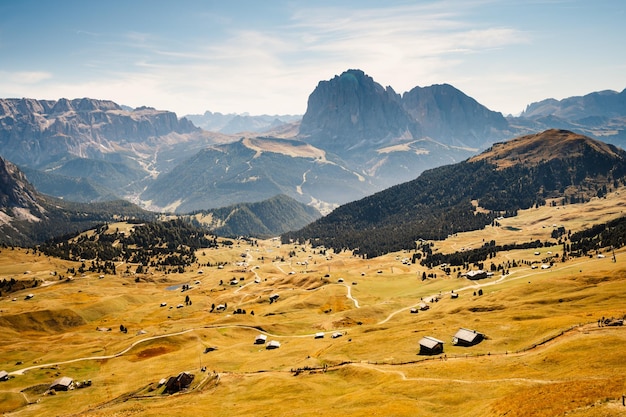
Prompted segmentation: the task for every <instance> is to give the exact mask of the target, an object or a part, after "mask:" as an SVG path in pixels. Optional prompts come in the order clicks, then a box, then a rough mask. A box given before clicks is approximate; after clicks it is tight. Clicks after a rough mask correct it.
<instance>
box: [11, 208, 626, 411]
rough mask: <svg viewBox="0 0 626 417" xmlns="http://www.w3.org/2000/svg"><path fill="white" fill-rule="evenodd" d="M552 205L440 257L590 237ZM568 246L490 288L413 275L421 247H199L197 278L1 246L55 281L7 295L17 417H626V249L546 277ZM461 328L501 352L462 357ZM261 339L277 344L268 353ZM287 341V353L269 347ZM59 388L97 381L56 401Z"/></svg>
mask: <svg viewBox="0 0 626 417" xmlns="http://www.w3.org/2000/svg"><path fill="white" fill-rule="evenodd" d="M598 204H599V203H598ZM607 206H612V207H616V205H615V201H613V202H611V204H607ZM551 209H553V208H549V207H545V208H542V209H540V210H535V211H533V212H528V213H520V216H518V217H517V218H512V219H505V220H504V221H503V223H505V224H503V226H502V227H501V228H499V229H497V230H496V229H495V228H487V229H485V230H483V231H481V232H472V233H471V234H464V235H458V236H453V237H451V238H450V239H448V240H447V241H445V242H440V243H437V247H438V248H441V249H440V250H442V251H443V250H445V251H449V250H450V249H447V248H450V247H452V246H454V247H455V249H453V250H459V248H462V247H469V246H474V247H475V246H476V245H479V244H481V242H482V241H483V239H487V240H489V239H491V238H494V236H497V237H495V239H496V240H498V243H499V242H500V241H503V242H504V241H505V240H506V239H508V238H509V237H507V236H508V235H507V233H510V231H511V229H517V230H522V229H524V230H522V232H521V233H526V234H524V235H522V234H521V233H520V234H518V235H516V236H515V235H514V236H513V238H517V239H521V238H522V236H524V239H526V237H528V238H533V239H534V238H535V237H537V236H540V238H541V239H546V240H547V239H549V236H550V231H551V228H552V224H553V223H558V224H565V225H566V226H567V227H568V228H572V229H575V228H577V227H580V226H579V224H580V220H579V219H580V218H579V217H577V216H575V215H574V214H575V213H573V210H574V207H571V206H569V207H567V208H562V209H560V211H559V212H558V213H557V211H556V210H552V211H550V210H551ZM580 209H581V210H582V206H581V207H580ZM606 211H610V210H609V209H606ZM594 212H595V213H600V212H601V210H599V209H596V210H595V211H594ZM563 213H567V215H566V216H565V217H571V220H569V222H571V223H568V220H565V219H564V217H563V216H562V214H563ZM557 215H558V216H561V217H558V219H557V217H556V216H557ZM524 216H527V217H524ZM598 216H601V214H598ZM600 218H601V217H598V219H600ZM507 221H508V222H509V223H511V224H509V223H506V222H507ZM590 221H591V220H590ZM514 223H515V227H512V228H508V229H507V228H505V227H506V226H511V225H513V224H514ZM518 223H519V224H518ZM546 225H547V227H546ZM518 226H519V227H518ZM481 233H482V235H481ZM555 248H556V249H555ZM559 249H560V248H559V246H554V247H550V248H541V249H532V250H519V251H511V252H506V253H501V254H499V255H498V257H497V258H494V259H492V260H490V261H489V262H494V263H495V264H506V263H507V262H512V261H513V260H516V261H518V262H516V264H517V265H519V266H517V267H511V268H509V269H508V273H507V274H506V275H504V276H502V275H501V274H500V273H497V274H495V275H494V276H493V277H490V278H487V279H483V280H478V281H470V280H467V279H466V278H463V277H459V276H458V273H459V272H460V271H457V270H456V269H453V271H452V273H451V274H450V275H447V274H446V273H445V272H444V271H443V270H442V269H441V268H435V269H432V270H429V269H427V268H425V267H423V266H421V265H419V264H413V263H410V262H407V259H410V258H411V256H412V252H405V253H395V254H390V255H386V256H383V257H379V258H375V259H369V260H364V259H359V258H354V257H352V256H350V254H347V253H341V254H332V253H328V252H324V251H323V250H319V249H313V248H311V247H308V246H296V245H281V244H280V243H279V242H278V241H276V240H267V241H258V242H257V243H256V244H250V243H249V242H245V241H239V242H236V243H235V244H234V245H232V246H228V247H221V248H219V249H203V250H200V251H198V253H197V256H198V264H196V265H194V266H193V267H192V268H188V270H187V271H186V272H185V273H182V274H178V273H162V272H157V271H154V270H150V269H148V271H147V273H143V274H133V273H132V272H131V271H133V270H134V266H133V267H132V268H129V269H128V271H129V272H128V273H120V272H118V274H117V275H108V274H107V275H100V274H94V273H86V274H84V275H74V276H72V277H71V278H70V274H68V269H69V268H71V267H75V268H76V267H77V264H76V263H72V262H68V261H62V260H59V259H56V258H49V257H45V256H43V255H39V254H34V253H32V251H27V250H24V249H2V251H1V252H0V280H2V279H5V280H6V279H10V278H14V279H16V280H20V281H24V282H31V280H34V279H37V280H39V281H40V282H42V283H43V284H40V285H38V286H36V287H30V288H25V289H23V290H20V291H16V292H12V293H7V294H2V298H1V299H0V329H1V331H2V334H3V338H2V340H1V341H0V371H3V370H4V371H6V372H7V374H8V380H6V381H0V411H1V412H3V413H4V414H6V415H11V416H31V415H32V416H39V415H64V416H72V415H76V416H77V415H81V416H85V415H87V416H110V415H118V416H132V415H137V416H159V415H164V414H168V415H206V414H210V415H216V416H232V415H270V414H272V415H280V416H313V415H319V414H323V415H350V416H366V415H367V416H371V415H384V416H394V415H395V416H409V415H411V416H413V415H420V416H440V415H448V416H451V417H452V416H478V415H480V416H505V415H506V416H508V417H510V416H560V415H566V414H567V415H568V416H584V417H591V416H618V415H624V414H625V413H626V406H624V405H623V395H624V394H626V376H625V375H626V361H624V360H623V346H626V330H625V328H624V326H612V325H608V324H614V323H615V321H612V322H609V321H607V322H605V321H601V320H602V319H605V320H606V319H619V318H624V316H625V315H626V305H625V304H624V301H623V300H624V296H625V295H626V294H625V293H624V292H625V288H626V285H625V284H626V251H625V250H618V251H615V254H614V257H613V253H612V252H606V253H599V254H595V253H594V254H593V256H589V257H585V258H571V259H568V260H566V261H565V262H555V263H554V264H553V265H552V267H551V268H546V269H541V268H531V267H530V266H529V263H531V262H534V263H535V264H536V265H541V264H542V263H543V260H545V259H550V258H551V257H552V256H553V255H555V254H552V253H550V254H548V252H553V251H558V250H559ZM598 255H601V256H598ZM522 261H524V262H522ZM525 261H527V262H525ZM87 263H88V261H87ZM218 264H223V265H224V266H223V267H218V266H217V265H218ZM117 271H126V268H125V266H124V265H119V266H118V267H117ZM424 273H426V274H427V275H430V276H431V277H430V278H426V279H425V280H423V279H422V277H423V274H424ZM183 285H185V286H186V285H188V286H189V289H186V287H183ZM184 288H185V290H184V291H183V289H184ZM453 294H456V297H454V298H453V297H452V295H453ZM30 295H32V296H30ZM276 295H278V297H275V296H276ZM270 298H272V300H270ZM421 304H425V305H426V306H427V307H428V309H422V308H423V307H420V306H421ZM221 306H223V307H224V308H223V309H222V308H221ZM460 328H467V329H472V330H476V331H478V332H480V333H483V334H484V335H485V339H484V340H483V341H482V342H480V343H478V344H476V345H474V346H470V347H462V346H455V345H453V343H452V338H453V336H454V335H455V333H456V332H457V331H458V330H459V329H460ZM122 329H126V331H125V332H123V331H121V330H122ZM259 335H264V336H265V337H266V341H265V343H262V344H255V338H257V336H259ZM322 335H323V336H322ZM424 336H430V337H433V338H436V339H438V340H440V341H442V342H443V346H444V347H443V352H442V353H440V354H435V355H423V354H422V355H420V354H419V351H420V347H419V342H420V340H421V339H422V338H423V337H424ZM271 341H276V342H279V343H280V345H279V347H278V348H275V349H268V346H269V342H271ZM183 372H187V373H189V374H192V375H193V380H192V381H191V382H190V383H189V385H188V387H187V388H184V389H182V390H181V391H180V392H178V393H174V394H165V393H164V390H165V386H164V385H163V384H160V381H161V380H164V379H167V378H169V377H172V376H173V377H176V376H178V375H180V374H181V373H183ZM60 377H70V378H72V379H73V380H74V381H75V382H79V383H83V382H84V381H85V382H86V381H89V383H86V384H83V387H82V388H75V389H73V390H70V391H60V390H55V391H54V392H51V391H50V390H49V388H50V386H51V384H52V383H53V382H54V381H55V380H57V379H58V378H60Z"/></svg>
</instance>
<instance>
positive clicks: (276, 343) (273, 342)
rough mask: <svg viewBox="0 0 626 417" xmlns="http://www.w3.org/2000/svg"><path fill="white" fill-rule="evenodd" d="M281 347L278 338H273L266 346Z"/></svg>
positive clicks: (269, 347) (267, 347)
mask: <svg viewBox="0 0 626 417" xmlns="http://www.w3.org/2000/svg"><path fill="white" fill-rule="evenodd" d="M279 347H280V342H279V341H277V340H272V341H270V342H269V343H268V344H267V346H265V349H278V348H279Z"/></svg>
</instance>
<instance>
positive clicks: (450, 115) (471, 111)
mask: <svg viewBox="0 0 626 417" xmlns="http://www.w3.org/2000/svg"><path fill="white" fill-rule="evenodd" d="M300 134H301V136H302V137H303V138H306V139H305V140H307V141H308V142H310V143H313V144H315V145H317V146H321V147H323V148H326V149H330V150H334V151H336V152H338V153H339V154H341V153H342V152H343V153H346V152H349V151H353V150H359V149H360V150H363V149H367V148H373V147H379V146H380V145H381V144H387V145H390V144H393V143H394V142H402V141H409V140H411V139H420V138H423V137H428V138H431V139H434V140H436V141H439V142H441V143H442V144H444V145H451V146H465V147H472V148H484V147H486V146H488V145H490V144H491V143H493V142H494V141H498V140H502V139H503V138H506V137H509V136H508V135H509V134H510V132H509V125H508V122H507V120H506V119H505V118H504V116H502V114H501V113H498V112H494V111H491V110H489V109H488V108H486V107H485V106H483V105H481V104H480V103H478V102H477V101H476V100H474V99H473V98H471V97H468V96H467V95H465V94H464V93H463V92H461V91H460V90H458V89H456V88H454V87H453V86H451V85H448V84H442V85H433V86H430V87H415V88H414V89H412V90H411V91H409V92H406V93H404V94H403V95H402V96H400V95H398V94H396V92H395V91H394V90H393V89H392V88H391V87H387V88H383V87H382V86H381V85H380V84H378V83H376V82H375V81H374V80H373V79H372V78H371V77H369V76H367V75H366V74H364V73H363V71H360V70H348V71H346V72H344V73H342V74H341V75H339V76H336V77H334V78H333V79H331V80H330V81H321V82H320V83H319V84H318V85H317V88H316V89H315V90H314V91H313V93H312V94H311V95H310V96H309V101H308V108H307V112H306V113H305V115H304V117H303V119H302V124H301V126H300Z"/></svg>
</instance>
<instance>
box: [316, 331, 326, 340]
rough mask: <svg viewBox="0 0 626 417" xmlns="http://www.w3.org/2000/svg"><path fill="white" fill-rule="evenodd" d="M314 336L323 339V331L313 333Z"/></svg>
mask: <svg viewBox="0 0 626 417" xmlns="http://www.w3.org/2000/svg"><path fill="white" fill-rule="evenodd" d="M315 338H316V339H323V338H324V332H318V333H315Z"/></svg>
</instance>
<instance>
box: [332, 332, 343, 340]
mask: <svg viewBox="0 0 626 417" xmlns="http://www.w3.org/2000/svg"><path fill="white" fill-rule="evenodd" d="M341 336H343V333H341V332H335V333H333V334H332V335H331V336H330V337H332V338H333V339H336V338H338V337H341Z"/></svg>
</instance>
